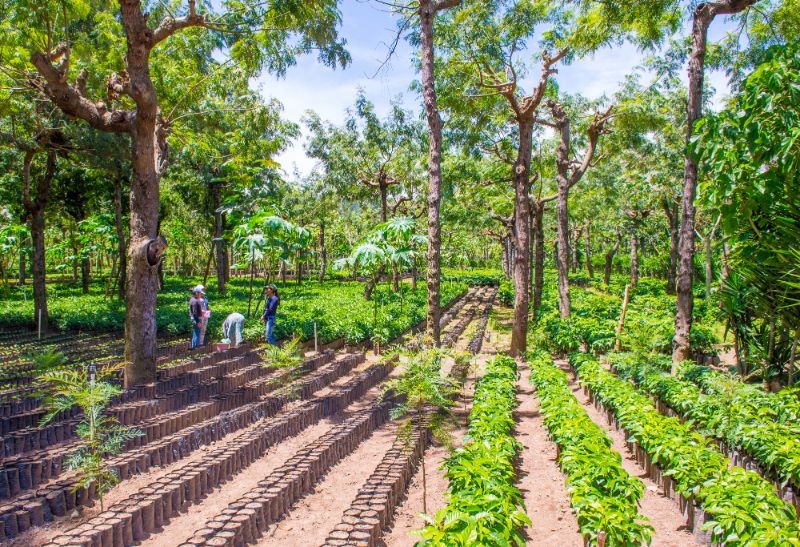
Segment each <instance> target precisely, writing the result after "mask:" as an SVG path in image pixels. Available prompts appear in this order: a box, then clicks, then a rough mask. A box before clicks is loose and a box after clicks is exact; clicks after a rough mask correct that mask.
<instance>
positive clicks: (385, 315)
mask: <svg viewBox="0 0 800 547" xmlns="http://www.w3.org/2000/svg"><path fill="white" fill-rule="evenodd" d="M196 284H197V279H196V278H182V277H168V278H167V280H166V284H165V287H164V289H163V290H162V291H160V292H159V294H158V307H157V310H156V321H157V325H158V328H159V330H160V331H162V332H163V331H167V332H169V333H173V334H177V333H188V332H190V330H191V323H190V322H189V320H188V317H187V311H186V309H187V308H186V303H187V299H188V298H189V292H188V288H189V287H192V286H193V285H196ZM278 288H279V290H280V293H281V306H280V310H279V313H278V321H277V323H276V326H275V331H276V336H277V337H278V338H279V339H285V338H291V337H293V336H294V335H299V336H300V338H301V340H302V341H305V340H310V339H312V338H313V337H314V321H316V322H317V334H318V336H319V339H320V340H321V341H322V342H323V343H327V342H331V341H333V340H336V339H338V338H342V337H343V338H345V339H346V340H347V341H348V342H349V343H354V344H355V343H359V342H363V341H366V340H369V339H370V337H371V336H372V334H373V333H374V332H376V331H380V332H384V331H385V332H387V333H388V339H389V340H392V339H394V338H396V337H397V336H399V335H400V334H402V333H403V332H404V331H405V330H407V329H408V328H410V327H412V326H413V325H416V324H417V323H419V322H420V321H422V320H423V319H425V306H426V302H427V297H426V290H425V286H424V284H421V285H420V287H419V288H418V289H417V290H416V291H412V290H411V289H410V288H404V292H403V295H402V298H401V295H397V294H394V293H391V292H389V291H386V290H376V296H375V298H376V299H377V303H378V321H377V326H374V325H373V312H374V310H373V306H372V303H369V302H366V301H365V300H364V297H363V294H364V284H363V283H358V282H337V281H329V282H325V283H317V282H313V281H309V282H307V283H304V284H303V285H300V286H297V285H294V284H286V285H282V284H280V283H279V284H278ZM465 288H466V286H465V285H463V284H460V283H453V284H449V283H447V284H443V285H442V304H443V305H445V304H446V303H448V302H450V301H451V300H452V299H453V298H455V297H456V296H457V295H459V294H461V293H462V292H463V291H464V290H465ZM206 292H207V294H208V298H209V303H210V307H211V309H212V314H211V318H210V319H209V327H208V329H209V332H210V333H211V334H212V336H213V335H215V334H216V333H219V332H220V330H221V325H222V322H223V321H224V320H225V317H227V316H228V314H230V313H232V312H239V313H242V311H243V309H244V308H246V306H247V298H248V280H247V279H232V280H231V281H230V282H229V283H228V291H227V293H226V295H225V296H221V295H219V294H218V293H217V291H216V289H215V288H214V287H208V289H207V290H206ZM48 294H49V296H50V299H49V302H48V307H49V313H50V318H51V322H52V324H53V325H54V326H56V327H57V328H61V329H92V330H104V331H115V332H121V331H122V329H123V324H124V319H125V303H124V302H120V301H118V300H109V299H108V298H107V297H106V296H105V295H104V294H103V290H102V287H100V286H99V285H92V287H91V289H90V293H89V294H88V295H83V294H81V291H80V287H76V286H73V285H68V284H65V285H59V284H48ZM342 310H347V313H342ZM32 317H33V302H32V301H31V299H30V297H28V299H27V300H25V299H23V297H22V295H17V296H15V297H13V298H8V299H3V300H0V322H2V323H4V324H10V325H29V324H30V322H31V318H32ZM263 336H264V329H263V325H262V324H261V323H259V322H258V321H248V322H247V324H246V325H245V329H244V337H245V338H246V339H256V338H263Z"/></svg>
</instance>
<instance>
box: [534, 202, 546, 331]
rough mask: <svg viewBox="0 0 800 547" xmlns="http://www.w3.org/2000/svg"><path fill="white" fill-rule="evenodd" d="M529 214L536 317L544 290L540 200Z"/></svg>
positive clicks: (542, 225) (535, 316)
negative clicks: (531, 229)
mask: <svg viewBox="0 0 800 547" xmlns="http://www.w3.org/2000/svg"><path fill="white" fill-rule="evenodd" d="M532 205H533V209H532V211H531V215H532V217H533V240H534V244H533V316H534V318H537V317H538V314H539V308H540V307H541V306H542V291H543V290H544V221H543V217H544V207H545V204H544V202H542V201H539V200H537V201H534V202H533V204H532Z"/></svg>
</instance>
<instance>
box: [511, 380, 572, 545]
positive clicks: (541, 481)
mask: <svg viewBox="0 0 800 547" xmlns="http://www.w3.org/2000/svg"><path fill="white" fill-rule="evenodd" d="M520 372H521V374H520V379H519V380H518V381H517V398H518V400H519V402H520V406H519V407H517V410H516V412H515V415H516V418H517V440H518V441H519V442H521V443H522V444H523V445H524V447H525V449H524V450H523V451H522V454H521V457H520V463H519V471H520V473H519V474H520V481H519V485H518V486H519V489H520V490H522V493H523V494H524V495H525V508H526V509H527V512H528V517H530V519H531V523H532V524H531V525H530V526H529V527H528V528H526V530H525V531H526V533H527V536H528V542H527V544H528V545H537V546H544V545H548V546H549V545H553V546H555V545H557V546H559V547H569V546H573V545H574V546H576V547H581V546H582V545H583V538H582V537H581V534H580V532H579V529H578V521H577V520H576V519H575V514H574V513H573V512H572V510H571V509H570V507H569V493H568V492H567V488H566V485H565V477H564V475H563V474H562V473H561V469H559V467H558V463H557V462H556V446H555V444H553V443H552V442H551V441H550V439H549V438H548V436H547V428H546V427H545V425H544V421H543V419H542V417H541V415H540V414H539V400H538V399H537V398H536V394H535V391H534V389H533V386H532V385H531V383H530V371H529V370H528V368H527V367H525V368H523V370H521V371H520Z"/></svg>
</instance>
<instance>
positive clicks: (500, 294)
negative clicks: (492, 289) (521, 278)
mask: <svg viewBox="0 0 800 547" xmlns="http://www.w3.org/2000/svg"><path fill="white" fill-rule="evenodd" d="M497 299H498V300H500V302H501V303H502V304H503V305H504V306H512V305H514V285H513V284H512V283H511V282H510V281H506V280H503V281H501V282H500V288H499V289H498V290H497Z"/></svg>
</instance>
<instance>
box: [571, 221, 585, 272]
mask: <svg viewBox="0 0 800 547" xmlns="http://www.w3.org/2000/svg"><path fill="white" fill-rule="evenodd" d="M582 232H583V227H578V228H577V229H576V230H575V236H574V237H573V239H574V241H575V243H574V244H573V245H572V246H571V247H570V252H571V253H572V259H571V261H570V269H571V270H572V273H573V274H576V273H578V242H579V241H580V239H581V233H582Z"/></svg>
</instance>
